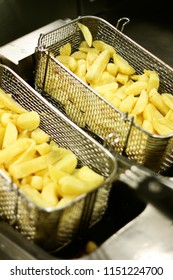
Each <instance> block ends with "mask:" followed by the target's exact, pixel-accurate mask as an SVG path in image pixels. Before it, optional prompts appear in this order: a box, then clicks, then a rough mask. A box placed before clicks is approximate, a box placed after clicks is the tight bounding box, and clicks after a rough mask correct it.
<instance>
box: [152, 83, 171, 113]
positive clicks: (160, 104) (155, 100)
mask: <svg viewBox="0 0 173 280" xmlns="http://www.w3.org/2000/svg"><path fill="white" fill-rule="evenodd" d="M149 101H150V102H151V103H152V104H153V105H154V106H155V107H156V108H157V109H158V110H159V111H160V112H161V114H162V115H164V116H165V115H166V114H167V113H168V111H169V107H168V106H167V105H166V104H165V103H164V101H163V99H162V96H161V94H159V93H158V91H157V90H156V89H155V88H152V89H151V90H150V92H149Z"/></svg>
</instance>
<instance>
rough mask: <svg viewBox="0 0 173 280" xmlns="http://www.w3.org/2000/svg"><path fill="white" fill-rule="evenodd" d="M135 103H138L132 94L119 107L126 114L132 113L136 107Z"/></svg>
mask: <svg viewBox="0 0 173 280" xmlns="http://www.w3.org/2000/svg"><path fill="white" fill-rule="evenodd" d="M135 103H136V98H135V97H134V95H133V94H130V95H128V96H127V97H126V98H124V99H123V100H122V101H121V103H120V105H119V109H120V111H122V112H124V113H126V112H127V113H131V112H132V110H133V108H134V106H135Z"/></svg>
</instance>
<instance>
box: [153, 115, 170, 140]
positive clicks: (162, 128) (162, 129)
mask: <svg viewBox="0 0 173 280" xmlns="http://www.w3.org/2000/svg"><path fill="white" fill-rule="evenodd" d="M152 124H153V127H154V129H155V131H156V132H157V133H158V134H159V135H162V136H165V135H170V134H173V130H172V129H170V128H168V127H167V126H166V125H164V124H162V123H160V121H159V120H158V119H155V118H154V119H153V121H152Z"/></svg>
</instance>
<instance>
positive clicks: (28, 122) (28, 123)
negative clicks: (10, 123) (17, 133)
mask: <svg viewBox="0 0 173 280" xmlns="http://www.w3.org/2000/svg"><path fill="white" fill-rule="evenodd" d="M39 125H40V116H39V114H38V113H37V112H36V111H30V112H26V113H22V114H20V115H19V116H18V118H17V120H16V126H17V127H19V128H20V129H23V130H28V131H31V130H34V129H36V128H37V127H38V126H39Z"/></svg>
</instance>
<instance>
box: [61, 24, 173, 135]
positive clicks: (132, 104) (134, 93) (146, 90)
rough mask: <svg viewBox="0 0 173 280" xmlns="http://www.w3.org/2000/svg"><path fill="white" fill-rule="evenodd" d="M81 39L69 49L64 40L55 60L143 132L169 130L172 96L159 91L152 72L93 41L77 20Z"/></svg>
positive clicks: (165, 132)
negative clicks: (135, 66)
mask: <svg viewBox="0 0 173 280" xmlns="http://www.w3.org/2000/svg"><path fill="white" fill-rule="evenodd" d="M78 27H79V29H80V30H81V32H82V34H83V36H84V41H82V42H81V44H80V45H79V47H78V50H76V51H74V52H72V48H71V44H70V43H66V44H65V45H63V46H62V47H61V48H60V50H59V55H57V56H56V59H57V60H58V61H59V62H60V63H62V64H63V65H64V66H66V67H67V68H68V69H69V70H70V71H72V72H73V73H74V74H75V75H77V76H78V77H79V78H80V79H81V80H82V81H84V82H85V83H86V84H87V85H89V86H90V87H91V88H92V89H94V90H95V91H96V92H97V93H99V94H100V95H101V96H102V97H103V98H105V99H106V100H107V101H109V102H110V103H111V104H112V105H113V106H115V107H116V108H118V109H119V110H120V111H121V112H127V113H128V114H129V116H133V117H134V121H135V122H136V123H137V124H138V125H139V126H140V127H142V128H143V129H144V130H145V131H147V132H149V133H152V134H156V135H164V136H165V135H170V134H172V133H173V95H172V94H171V93H168V92H165V93H162V94H160V92H159V85H160V79H159V75H158V73H157V72H156V71H154V70H150V69H144V70H143V73H142V74H136V70H135V69H134V68H133V67H132V66H131V65H130V64H129V63H128V61H127V60H126V59H124V58H123V57H122V56H121V55H119V54H118V53H117V52H116V50H115V49H114V48H113V47H112V46H111V45H109V44H107V43H105V42H104V41H101V40H93V39H92V34H91V32H90V30H89V28H88V27H87V26H85V25H84V24H82V23H79V22H78Z"/></svg>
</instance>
